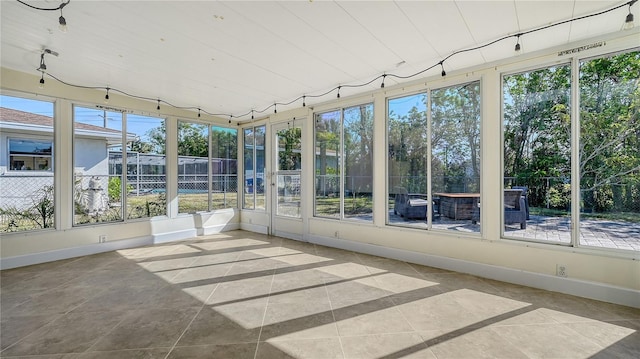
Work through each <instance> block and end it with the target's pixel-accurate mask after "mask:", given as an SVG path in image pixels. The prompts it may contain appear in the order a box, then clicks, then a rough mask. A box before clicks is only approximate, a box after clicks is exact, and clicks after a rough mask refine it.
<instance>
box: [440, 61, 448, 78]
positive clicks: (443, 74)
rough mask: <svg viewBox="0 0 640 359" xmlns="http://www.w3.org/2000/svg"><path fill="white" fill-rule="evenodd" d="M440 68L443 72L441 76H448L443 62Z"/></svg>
mask: <svg viewBox="0 0 640 359" xmlns="http://www.w3.org/2000/svg"><path fill="white" fill-rule="evenodd" d="M440 67H441V68H442V72H441V73H440V75H442V77H445V76H447V72H446V71H445V70H444V64H443V63H442V61H440Z"/></svg>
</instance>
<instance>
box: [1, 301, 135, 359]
mask: <svg viewBox="0 0 640 359" xmlns="http://www.w3.org/2000/svg"><path fill="white" fill-rule="evenodd" d="M127 314H128V313H124V312H111V311H108V312H93V313H91V315H86V314H85V313H69V314H67V315H65V316H63V317H61V318H59V319H57V320H55V321H54V322H52V323H50V324H48V325H46V326H43V327H41V328H40V329H38V330H36V331H35V332H33V333H32V334H31V335H29V336H27V337H25V338H23V339H22V340H21V341H19V342H18V343H16V344H15V345H13V346H11V347H9V348H7V349H5V350H4V351H3V352H2V355H3V356H4V355H7V356H11V355H42V354H61V353H81V352H83V351H85V350H87V349H89V348H90V347H91V346H92V345H93V344H94V343H96V341H97V340H99V338H100V337H102V336H103V335H104V334H105V333H108V332H109V331H110V330H112V329H113V328H114V327H115V326H116V325H118V323H120V321H122V320H123V319H124V318H126V315H127Z"/></svg>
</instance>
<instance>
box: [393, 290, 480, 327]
mask: <svg viewBox="0 0 640 359" xmlns="http://www.w3.org/2000/svg"><path fill="white" fill-rule="evenodd" d="M456 297H457V296H456V295H455V293H452V292H445V293H442V294H439V295H435V296H432V297H428V298H424V299H416V300H413V301H411V302H408V303H404V304H401V305H398V306H397V308H398V309H399V310H400V312H402V314H403V315H404V316H405V317H406V318H407V320H408V321H409V323H411V326H412V327H413V328H414V329H415V330H419V331H427V330H439V329H444V330H456V329H462V328H465V327H468V326H473V325H476V324H477V323H478V322H479V321H480V318H479V317H478V316H477V315H475V314H474V312H473V311H472V310H469V309H467V308H465V307H464V306H462V305H461V304H460V303H458V302H457V301H456Z"/></svg>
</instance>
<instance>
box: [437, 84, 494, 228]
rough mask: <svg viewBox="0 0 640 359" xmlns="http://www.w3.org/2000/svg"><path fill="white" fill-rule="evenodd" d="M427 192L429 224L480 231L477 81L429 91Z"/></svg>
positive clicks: (478, 96)
mask: <svg viewBox="0 0 640 359" xmlns="http://www.w3.org/2000/svg"><path fill="white" fill-rule="evenodd" d="M431 193H432V195H433V199H434V201H435V202H436V203H437V207H438V221H437V222H436V221H434V222H433V228H437V229H446V230H455V231H463V232H479V231H480V228H479V223H480V222H479V213H480V207H479V206H480V203H481V201H480V83H479V82H477V81H476V82H472V83H468V84H465V85H458V86H452V87H447V88H442V89H438V90H433V91H432V92H431ZM496 200H497V199H496Z"/></svg>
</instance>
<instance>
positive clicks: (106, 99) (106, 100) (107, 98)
mask: <svg viewBox="0 0 640 359" xmlns="http://www.w3.org/2000/svg"><path fill="white" fill-rule="evenodd" d="M104 103H109V88H108V87H107V94H106V95H104Z"/></svg>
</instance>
